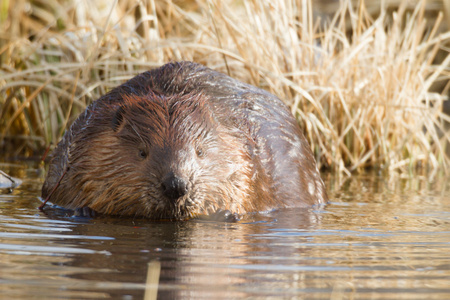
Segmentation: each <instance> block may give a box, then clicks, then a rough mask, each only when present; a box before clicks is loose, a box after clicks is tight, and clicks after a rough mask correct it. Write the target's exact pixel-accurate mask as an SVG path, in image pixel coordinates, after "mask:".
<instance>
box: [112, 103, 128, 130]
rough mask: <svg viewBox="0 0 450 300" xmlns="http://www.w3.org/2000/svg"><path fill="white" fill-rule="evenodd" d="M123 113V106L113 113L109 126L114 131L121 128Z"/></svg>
mask: <svg viewBox="0 0 450 300" xmlns="http://www.w3.org/2000/svg"><path fill="white" fill-rule="evenodd" d="M124 113H125V109H124V108H123V106H120V107H119V108H118V109H117V110H116V111H115V112H114V115H113V118H112V121H111V126H112V129H113V130H114V131H115V132H119V131H120V129H122V127H123V124H124V123H125V122H124V119H123V114H124Z"/></svg>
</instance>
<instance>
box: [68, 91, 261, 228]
mask: <svg viewBox="0 0 450 300" xmlns="http://www.w3.org/2000/svg"><path fill="white" fill-rule="evenodd" d="M86 123H87V125H86V128H85V129H84V130H83V132H82V133H80V137H79V138H78V139H77V141H76V142H75V143H74V145H73V147H72V149H71V158H70V162H69V163H70V166H71V167H70V171H69V173H68V174H67V176H66V177H68V178H69V180H71V181H72V182H70V183H68V182H66V184H72V185H73V186H72V187H71V189H72V190H73V191H74V193H72V195H70V196H69V197H75V198H76V199H75V200H73V199H72V200H71V203H68V205H69V206H71V207H72V208H75V207H83V206H88V207H90V208H91V209H94V210H95V211H97V212H100V213H107V214H114V215H126V216H145V217H148V218H153V219H187V218H191V217H194V216H196V215H200V214H209V213H212V212H214V211H216V210H218V209H219V208H220V209H229V210H230V211H233V212H237V213H239V212H245V211H246V210H252V209H253V208H252V207H248V205H251V204H250V202H249V201H248V199H247V198H248V197H249V195H250V194H251V193H252V191H251V190H252V188H253V186H252V183H251V181H252V180H254V177H255V176H254V174H253V173H254V171H253V165H252V158H251V154H250V152H249V150H248V147H247V145H246V142H245V139H242V133H240V132H238V131H237V130H236V129H235V128H230V127H228V128H226V127H224V125H221V124H219V123H218V122H217V121H216V119H215V116H214V115H213V114H212V112H211V109H210V108H209V107H208V106H207V99H206V97H205V96H203V95H201V93H200V94H199V93H197V94H186V95H183V96H171V97H164V96H159V95H156V94H153V93H151V94H149V95H145V96H135V95H133V96H124V97H123V102H122V104H121V105H119V106H115V107H103V108H102V109H97V110H96V111H95V112H93V115H92V119H91V120H90V121H89V122H86ZM252 177H253V178H252ZM64 181H67V179H65V180H64ZM244 206H247V207H244Z"/></svg>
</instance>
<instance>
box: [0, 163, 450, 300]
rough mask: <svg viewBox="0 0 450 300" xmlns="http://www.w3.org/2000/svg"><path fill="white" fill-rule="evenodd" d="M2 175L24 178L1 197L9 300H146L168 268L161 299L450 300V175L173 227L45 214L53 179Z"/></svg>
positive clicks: (337, 187) (368, 183)
mask: <svg viewBox="0 0 450 300" xmlns="http://www.w3.org/2000/svg"><path fill="white" fill-rule="evenodd" d="M0 169H3V170H4V171H7V172H9V173H11V175H13V176H16V177H19V178H22V179H23V180H24V183H23V184H22V185H21V186H20V188H18V189H16V190H14V191H12V192H10V191H8V190H0V295H1V297H0V298H2V299H11V298H19V299H29V298H45V299H49V298H55V299H61V298H77V299H80V298H81V299H89V298H94V299H98V298H118V299H142V298H143V296H144V294H145V291H146V287H147V296H151V292H152V291H154V288H155V286H156V285H155V284H154V283H155V279H152V278H156V281H157V278H158V270H159V268H158V265H159V266H160V273H159V274H160V275H159V285H158V286H157V287H158V298H160V299H173V298H175V299H189V298H192V299H202V298H205V299H230V298H246V297H248V298H275V299H276V298H283V299H285V298H299V299H450V183H449V182H447V181H448V180H447V179H446V178H445V177H444V176H436V177H435V178H433V179H430V178H428V177H425V176H423V177H422V176H416V177H414V178H406V179H402V178H400V177H398V176H391V177H386V176H385V177H381V176H377V175H376V174H366V175H360V176H354V177H352V178H341V179H340V180H339V179H337V178H335V177H332V176H327V186H328V189H329V190H330V196H331V198H332V203H331V204H330V205H328V206H327V207H326V208H325V209H324V210H322V211H315V210H311V211H303V212H302V211H298V210H283V211H278V212H273V213H270V214H265V215H255V216H251V217H250V218H248V219H247V220H242V221H240V222H238V223H215V222H206V221H189V222H178V223H171V222H148V221H143V220H130V219H123V220H122V219H113V218H108V219H106V218H103V219H90V220H89V219H81V218H73V217H65V216H64V214H63V213H61V211H49V212H48V213H49V215H45V214H43V213H42V212H40V211H38V210H37V207H38V206H39V205H40V201H39V200H38V199H37V196H38V195H39V193H40V187H41V184H42V181H43V174H42V172H43V171H42V170H39V169H38V168H37V165H36V164H34V165H33V163H20V164H0ZM149 263H152V267H151V268H150V270H149V268H148V266H149ZM148 274H150V275H148ZM148 279H149V280H148ZM147 280H148V282H149V284H148V285H146V281H147Z"/></svg>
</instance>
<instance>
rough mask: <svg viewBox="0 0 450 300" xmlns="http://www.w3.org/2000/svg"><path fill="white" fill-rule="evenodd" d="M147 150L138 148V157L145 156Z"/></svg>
mask: <svg viewBox="0 0 450 300" xmlns="http://www.w3.org/2000/svg"><path fill="white" fill-rule="evenodd" d="M147 155H148V154H147V152H146V151H145V150H142V149H139V157H140V158H147Z"/></svg>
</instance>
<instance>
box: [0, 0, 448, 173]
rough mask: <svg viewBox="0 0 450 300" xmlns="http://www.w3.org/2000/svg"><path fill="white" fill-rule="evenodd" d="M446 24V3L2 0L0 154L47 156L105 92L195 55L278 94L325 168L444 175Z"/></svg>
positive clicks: (445, 0)
mask: <svg viewBox="0 0 450 300" xmlns="http://www.w3.org/2000/svg"><path fill="white" fill-rule="evenodd" d="M449 28H450V0H439V1H438V0H428V1H427V0H422V1H419V0H417V1H400V0H398V1H390V0H385V1H363V0H361V1H350V0H349V1H346V0H341V1H333V0H320V1H311V0H262V1H256V0H253V1H252V0H239V1H233V0H225V1H220V0H197V1H195V0H191V1H181V0H180V1H178V0H141V1H139V0H132V1H131V0H119V1H114V0H97V1H89V0H2V1H1V5H0V64H1V68H0V156H3V157H15V158H18V157H30V156H40V155H42V153H43V152H44V150H45V149H46V148H47V147H49V146H50V147H51V148H53V147H54V146H55V145H56V143H57V142H58V141H59V139H60V138H61V136H62V134H63V133H64V130H65V128H66V126H68V125H70V124H71V123H72V122H73V121H74V119H75V118H76V117H77V115H78V114H79V113H80V112H81V111H83V110H84V109H85V108H86V106H87V105H88V104H90V103H91V102H92V101H94V100H95V99H97V98H98V97H99V96H101V95H103V94H105V93H106V92H107V91H109V90H110V89H111V88H113V87H115V86H117V85H119V84H121V83H123V82H124V81H126V80H127V79H129V78H131V77H133V76H135V75H136V74H138V73H139V72H142V71H145V70H148V69H151V68H154V67H158V66H160V65H162V64H164V63H166V62H169V61H172V60H191V61H195V62H198V63H202V64H205V65H207V66H209V67H210V68H213V69H216V70H218V71H221V72H224V73H226V74H229V75H230V76H232V77H235V78H237V79H240V80H242V81H245V82H248V83H250V84H253V85H256V86H259V87H262V88H264V89H266V90H268V91H270V92H272V93H273V94H275V95H277V96H278V97H280V98H281V99H283V100H284V101H285V102H286V103H287V104H288V105H289V106H290V107H291V109H292V113H293V114H294V115H295V116H296V117H297V118H298V120H299V123H300V125H301V127H302V129H303V130H304V132H305V135H306V137H307V139H308V141H309V142H310V144H311V147H312V149H313V151H314V153H315V155H316V158H317V161H318V163H319V164H320V165H321V166H322V167H326V168H332V169H334V170H337V171H344V172H347V173H348V172H351V171H354V170H358V169H361V168H366V167H375V168H381V169H387V170H399V171H410V170H414V169H417V168H419V167H427V168H432V169H433V170H437V169H438V170H447V169H448V168H449V167H450V159H449V156H448V153H449V152H450V151H449V143H450V132H449V129H448V127H449V126H448V123H450V118H449V116H448V114H446V113H445V111H446V109H448V108H446V107H447V105H448V104H447V103H449V102H448V101H445V100H446V99H448V95H449V89H450V80H449V78H450V55H449V51H450V30H449ZM446 152H447V154H446Z"/></svg>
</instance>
